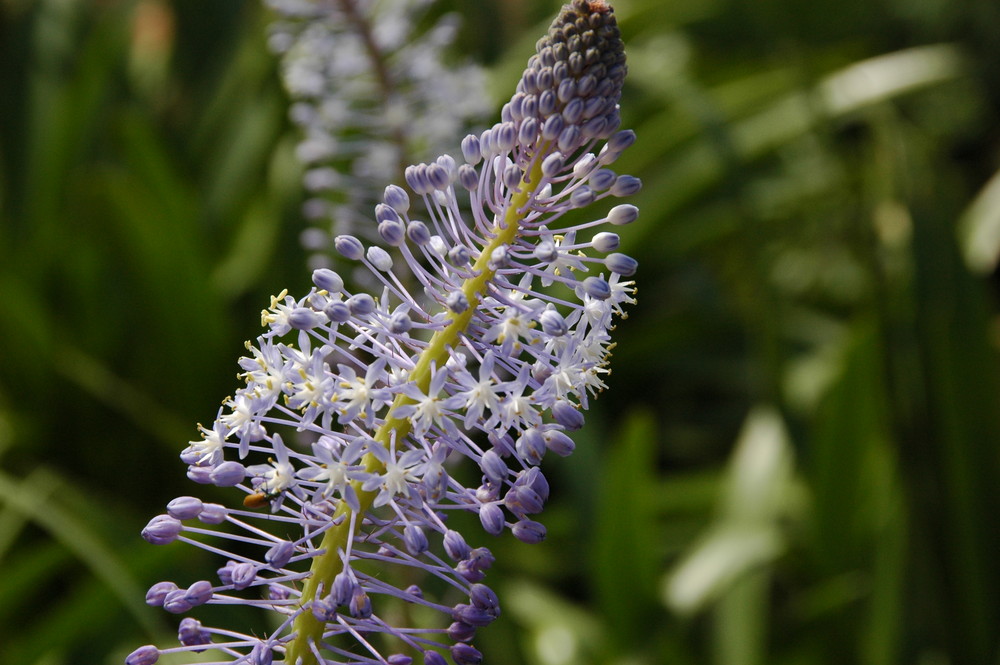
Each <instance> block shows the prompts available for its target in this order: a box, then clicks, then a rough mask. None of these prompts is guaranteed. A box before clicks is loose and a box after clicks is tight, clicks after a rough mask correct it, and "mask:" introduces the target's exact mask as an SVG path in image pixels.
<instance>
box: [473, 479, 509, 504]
mask: <svg viewBox="0 0 1000 665" xmlns="http://www.w3.org/2000/svg"><path fill="white" fill-rule="evenodd" d="M501 489H503V487H502V483H500V482H499V481H492V480H487V481H486V482H484V483H483V484H482V485H480V486H479V487H477V488H476V499H478V500H479V501H480V502H481V503H489V502H490V501H496V500H497V497H499V496H500V490H501Z"/></svg>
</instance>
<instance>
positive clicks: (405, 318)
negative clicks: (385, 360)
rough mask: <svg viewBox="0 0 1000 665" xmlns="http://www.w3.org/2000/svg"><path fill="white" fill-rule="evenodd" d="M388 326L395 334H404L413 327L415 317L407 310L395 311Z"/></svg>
mask: <svg viewBox="0 0 1000 665" xmlns="http://www.w3.org/2000/svg"><path fill="white" fill-rule="evenodd" d="M387 327H388V328H389V331H390V332H391V333H393V334H394V335H402V334H404V333H406V332H409V330H410V329H411V328H413V319H411V318H410V315H409V314H407V313H406V312H393V314H392V316H390V317H389V323H388V326H387Z"/></svg>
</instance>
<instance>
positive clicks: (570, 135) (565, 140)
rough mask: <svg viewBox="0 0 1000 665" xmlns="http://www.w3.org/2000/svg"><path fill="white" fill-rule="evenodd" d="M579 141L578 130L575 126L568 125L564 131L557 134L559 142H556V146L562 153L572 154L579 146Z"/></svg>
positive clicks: (580, 133)
mask: <svg viewBox="0 0 1000 665" xmlns="http://www.w3.org/2000/svg"><path fill="white" fill-rule="evenodd" d="M568 122H569V121H568V120H567V123H568ZM581 139H582V132H581V131H580V128H579V127H578V126H576V125H573V124H568V125H567V127H566V129H564V130H562V133H561V134H559V140H558V141H557V142H556V145H557V146H559V149H560V150H561V151H563V152H564V153H566V154H572V153H573V152H575V151H576V149H577V148H578V147H579V146H580V141H581Z"/></svg>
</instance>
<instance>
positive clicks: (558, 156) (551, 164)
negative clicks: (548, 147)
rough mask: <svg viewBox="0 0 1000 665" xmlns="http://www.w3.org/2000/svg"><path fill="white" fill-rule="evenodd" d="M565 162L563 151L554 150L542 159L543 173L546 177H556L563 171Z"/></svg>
mask: <svg viewBox="0 0 1000 665" xmlns="http://www.w3.org/2000/svg"><path fill="white" fill-rule="evenodd" d="M564 164H565V162H564V161H563V156H562V153H559V152H553V153H551V154H550V155H549V156H548V157H546V158H545V159H544V160H542V175H543V176H545V177H546V178H554V177H556V176H557V175H559V174H560V173H562V170H563V166H564Z"/></svg>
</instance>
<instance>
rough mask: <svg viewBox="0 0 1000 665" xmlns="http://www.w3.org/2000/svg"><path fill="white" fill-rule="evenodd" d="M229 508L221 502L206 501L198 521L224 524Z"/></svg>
mask: <svg viewBox="0 0 1000 665" xmlns="http://www.w3.org/2000/svg"><path fill="white" fill-rule="evenodd" d="M228 514H229V509H228V508H226V507H225V506H223V505H222V504H221V503H206V504H205V505H204V506H202V510H201V513H200V514H199V515H198V521H199V522H201V523H203V524H222V523H223V522H225V521H226V515H228Z"/></svg>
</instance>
